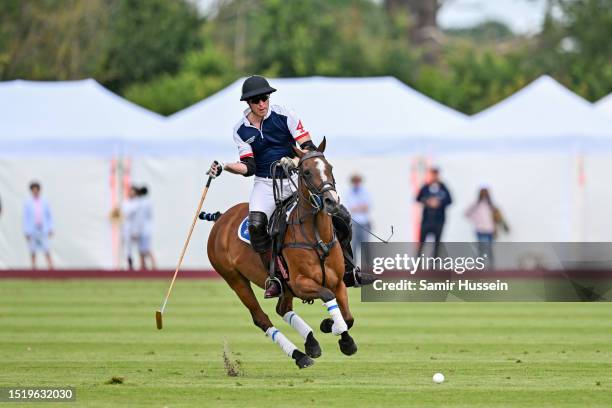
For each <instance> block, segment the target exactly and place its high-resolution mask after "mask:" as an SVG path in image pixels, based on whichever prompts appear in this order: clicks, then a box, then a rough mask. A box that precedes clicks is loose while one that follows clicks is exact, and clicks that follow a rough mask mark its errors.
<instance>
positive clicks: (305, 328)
mask: <svg viewBox="0 0 612 408" xmlns="http://www.w3.org/2000/svg"><path fill="white" fill-rule="evenodd" d="M283 320H284V321H286V322H287V324H288V325H289V326H291V327H293V328H294V329H295V330H296V331H297V332H298V333H300V336H302V337H303V338H304V340H306V337H308V333H310V332H312V327H310V326H309V325H308V323H306V322H305V321H304V319H302V318H301V317H300V316H298V315H297V313H295V312H294V311H291V312H287V313H285V315H284V316H283Z"/></svg>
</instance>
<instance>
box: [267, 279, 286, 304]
mask: <svg viewBox="0 0 612 408" xmlns="http://www.w3.org/2000/svg"><path fill="white" fill-rule="evenodd" d="M275 283H276V285H277V286H276V287H277V288H278V294H275V295H269V294H268V289H270V288H271V286H272V285H274V284H275ZM264 288H265V289H264V299H272V298H275V297H281V296H282V295H283V284H282V283H281V281H280V279H278V278H277V277H276V276H274V277H268V278H267V279H266V283H265V284H264Z"/></svg>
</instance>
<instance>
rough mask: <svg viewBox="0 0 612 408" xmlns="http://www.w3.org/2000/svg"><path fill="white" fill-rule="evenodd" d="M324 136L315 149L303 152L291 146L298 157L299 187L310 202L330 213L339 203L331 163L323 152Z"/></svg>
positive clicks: (334, 210) (335, 210)
mask: <svg viewBox="0 0 612 408" xmlns="http://www.w3.org/2000/svg"><path fill="white" fill-rule="evenodd" d="M325 143H326V142H325V138H323V141H322V142H321V144H320V145H319V147H317V150H315V151H308V152H303V151H302V150H300V149H298V148H297V147H295V146H294V147H293V149H294V151H295V154H296V155H297V156H298V157H299V159H300V161H299V163H298V170H299V174H300V181H299V184H300V186H299V187H300V189H301V190H302V193H303V194H305V195H307V196H308V198H309V200H310V204H311V205H312V206H313V207H314V208H316V209H318V210H321V209H323V210H325V212H326V213H328V214H329V215H332V214H334V213H336V212H337V211H338V205H339V203H340V200H339V197H338V193H337V192H336V180H335V179H334V175H333V174H332V165H331V164H329V162H328V161H327V159H325V156H324V155H323V152H324V151H325Z"/></svg>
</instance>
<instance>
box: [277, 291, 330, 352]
mask: <svg viewBox="0 0 612 408" xmlns="http://www.w3.org/2000/svg"><path fill="white" fill-rule="evenodd" d="M276 313H278V314H279V315H280V316H282V317H283V320H284V321H285V322H287V324H288V325H289V326H291V327H293V328H294V329H295V330H296V331H297V332H298V333H300V336H302V338H304V340H305V343H304V349H305V350H304V351H305V352H306V354H307V355H308V356H310V357H312V358H318V357H321V346H320V345H319V342H318V341H317V339H315V337H314V332H313V330H312V328H311V327H310V326H309V325H308V323H306V322H305V321H304V319H302V318H301V317H300V316H298V314H297V313H295V312H294V311H293V295H291V294H288V293H287V292H285V294H284V295H283V296H281V297H280V298H279V299H278V303H277V304H276Z"/></svg>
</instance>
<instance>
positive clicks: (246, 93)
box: [240, 75, 276, 101]
mask: <svg viewBox="0 0 612 408" xmlns="http://www.w3.org/2000/svg"><path fill="white" fill-rule="evenodd" d="M272 92H276V89H274V88H272V87H271V86H270V84H269V83H268V81H267V80H266V78H264V77H262V76H259V75H253V76H250V77H248V78H247V79H246V80H245V81H244V83H243V84H242V96H241V97H240V100H241V101H246V100H248V99H250V98H252V97H254V96H258V95H266V94H271V93H272Z"/></svg>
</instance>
